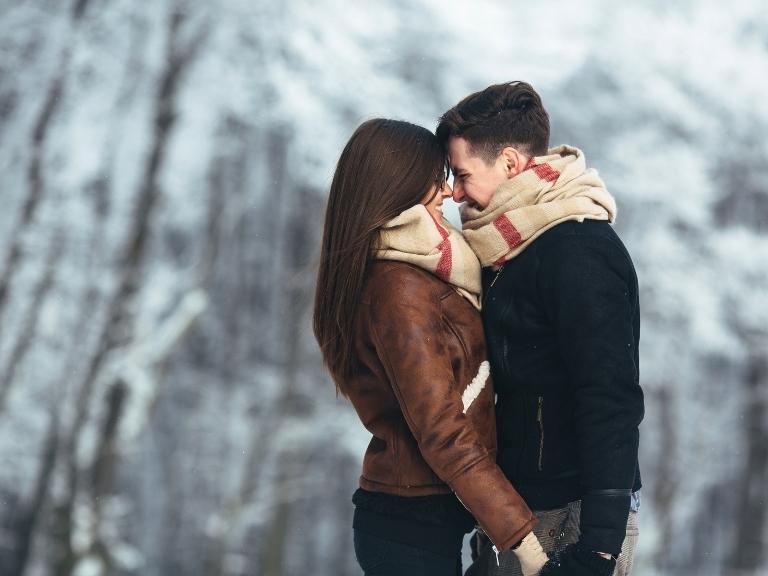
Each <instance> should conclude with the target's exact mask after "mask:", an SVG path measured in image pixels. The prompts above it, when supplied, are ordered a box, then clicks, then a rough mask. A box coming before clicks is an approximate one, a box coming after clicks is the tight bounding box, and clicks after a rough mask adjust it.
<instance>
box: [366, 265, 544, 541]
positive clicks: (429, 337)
mask: <svg viewBox="0 0 768 576" xmlns="http://www.w3.org/2000/svg"><path fill="white" fill-rule="evenodd" d="M376 292H377V293H376V294H375V295H374V300H373V301H371V303H370V306H371V310H370V326H369V329H370V332H371V336H372V339H373V342H374V345H375V347H376V351H377V354H378V356H379V358H380V359H381V362H382V365H383V367H384V370H385V372H386V374H387V377H388V378H389V381H390V382H391V385H392V389H393V391H394V394H395V396H396V397H397V401H398V403H399V405H400V408H401V410H402V412H403V415H404V417H405V420H406V422H407V423H408V427H409V428H410V430H411V433H412V434H413V436H414V438H415V439H416V441H417V443H418V445H419V449H420V450H421V454H422V456H423V457H424V459H425V460H426V462H427V463H428V464H429V466H430V467H431V468H432V469H433V470H434V472H435V473H436V474H437V475H438V476H439V477H440V478H441V479H442V480H443V481H444V482H446V483H447V484H448V485H449V486H450V487H451V489H452V490H453V491H454V492H455V493H456V495H457V497H458V498H459V500H461V502H462V503H463V504H464V506H465V507H466V508H467V509H468V510H469V511H470V512H471V513H472V514H473V515H474V517H475V518H476V519H477V521H478V523H479V524H480V526H481V527H482V528H483V530H484V531H485V532H486V534H487V535H488V537H489V538H490V539H491V541H492V542H493V543H494V544H495V545H496V547H497V548H498V549H499V550H506V549H509V548H511V547H512V546H514V545H516V544H518V543H519V542H520V541H521V540H522V539H523V538H524V537H525V536H526V535H527V534H529V533H530V532H531V530H532V528H533V525H534V523H535V518H534V516H533V513H532V512H531V510H530V509H529V508H528V506H527V505H526V503H525V502H524V501H523V499H522V498H521V497H520V495H519V494H518V493H517V491H516V490H515V489H514V488H513V487H512V485H511V484H510V483H509V481H508V480H507V478H506V477H505V476H504V474H503V473H502V472H501V470H500V469H499V467H498V466H497V465H496V462H495V459H494V458H493V457H492V456H491V454H490V453H489V452H488V450H487V449H486V447H485V446H484V445H483V443H482V441H481V439H480V437H479V435H478V433H477V431H476V429H475V427H474V425H473V423H472V421H471V419H470V418H469V417H468V416H467V415H466V414H464V413H463V410H464V407H463V404H462V399H461V393H460V391H459V390H460V389H462V388H463V387H464V386H466V385H467V384H469V382H464V383H460V384H461V385H460V386H458V387H457V386H456V385H455V383H454V375H453V369H452V365H451V357H450V355H449V352H448V349H447V347H446V345H445V338H446V337H447V336H448V335H447V334H446V333H445V331H446V327H445V325H444V323H443V319H442V311H441V301H440V299H439V296H440V295H439V294H436V293H435V291H434V284H432V283H428V282H424V280H423V279H422V278H420V277H418V276H414V275H411V274H397V278H396V280H395V281H393V282H391V283H390V282H388V283H387V286H385V287H383V289H381V290H377V291H376Z"/></svg>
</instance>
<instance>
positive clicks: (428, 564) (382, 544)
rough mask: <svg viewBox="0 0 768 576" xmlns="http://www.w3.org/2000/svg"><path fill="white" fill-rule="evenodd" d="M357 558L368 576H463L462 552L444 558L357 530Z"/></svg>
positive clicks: (458, 551)
mask: <svg viewBox="0 0 768 576" xmlns="http://www.w3.org/2000/svg"><path fill="white" fill-rule="evenodd" d="M354 533H355V556H356V557H357V562H358V564H360V567H361V568H362V569H363V572H364V573H365V576H461V550H457V551H456V554H455V555H454V556H443V555H441V554H437V553H435V552H431V551H429V550H423V549H421V548H415V547H413V546H407V545H406V544H400V543H399V542H393V541H392V540H385V539H384V538H379V537H378V536H374V535H372V534H368V533H366V532H361V531H360V530H355V531H354Z"/></svg>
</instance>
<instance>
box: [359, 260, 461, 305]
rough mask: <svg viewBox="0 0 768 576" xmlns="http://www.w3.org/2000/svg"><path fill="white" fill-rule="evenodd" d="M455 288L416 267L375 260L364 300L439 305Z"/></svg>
mask: <svg viewBox="0 0 768 576" xmlns="http://www.w3.org/2000/svg"><path fill="white" fill-rule="evenodd" d="M451 291H452V288H451V286H450V285H449V284H446V283H445V282H443V281H442V280H440V279H439V278H438V277H437V276H435V275H434V274H432V273H431V272H429V271H428V270H424V269H423V268H420V267H418V266H414V265H413V264H409V263H407V262H399V261H396V260H374V261H373V262H372V263H371V264H370V267H369V269H368V271H367V272H366V281H365V288H364V291H363V301H364V302H367V303H373V302H377V303H387V302H391V303H393V304H396V303H403V304H410V303H413V302H420V303H423V304H426V303H427V302H430V301H434V302H435V303H437V302H439V301H440V300H441V299H442V298H443V297H444V296H445V295H446V294H448V293H450V292H451Z"/></svg>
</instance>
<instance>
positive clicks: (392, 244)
mask: <svg viewBox="0 0 768 576" xmlns="http://www.w3.org/2000/svg"><path fill="white" fill-rule="evenodd" d="M375 257H376V258H377V259H379V260H398V261H400V262H408V263H409V264H414V265H415V266H419V267H420V268H424V269H425V270H427V271H429V272H431V273H432V274H434V275H435V276H437V277H438V278H440V279H441V280H443V281H444V282H448V283H449V284H451V285H452V286H453V287H454V288H455V289H456V291H457V292H458V293H459V294H461V295H462V296H464V297H465V298H466V299H467V300H469V301H470V302H471V303H472V306H474V307H475V308H477V309H478V310H480V290H481V288H480V262H478V261H477V256H475V253H474V252H473V251H472V249H471V248H470V247H469V245H468V244H467V242H466V241H465V240H464V238H463V237H462V235H461V233H460V232H459V231H458V230H456V229H455V228H454V227H453V226H451V225H450V224H449V223H448V221H447V220H446V219H445V218H442V219H441V221H440V222H437V221H436V220H435V219H434V218H432V215H431V214H430V213H429V212H428V211H427V208H426V206H424V205H423V204H417V205H416V206H414V207H412V208H409V209H408V210H405V211H404V212H402V213H401V214H400V215H399V216H397V217H395V218H393V219H392V220H390V221H389V222H387V223H386V224H385V225H384V226H383V227H382V229H381V234H380V236H379V240H378V244H377V246H376V252H375Z"/></svg>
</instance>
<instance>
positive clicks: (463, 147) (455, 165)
mask: <svg viewBox="0 0 768 576" xmlns="http://www.w3.org/2000/svg"><path fill="white" fill-rule="evenodd" d="M467 159H468V158H467V141H466V140H465V139H464V138H460V137H458V136H452V137H451V139H450V140H449V141H448V162H449V164H450V165H451V170H453V171H454V172H455V171H457V170H461V169H462V168H463V166H462V163H463V162H465V161H466V160H467Z"/></svg>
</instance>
